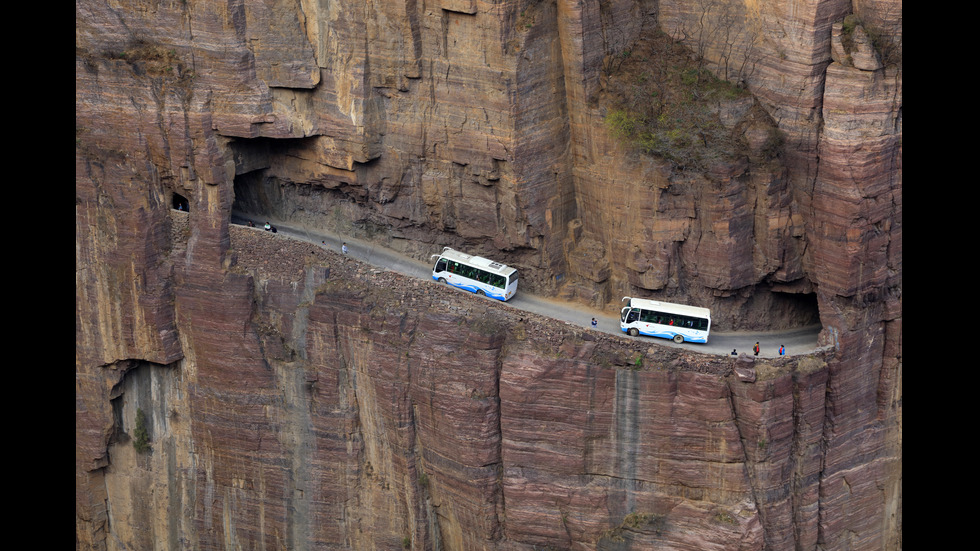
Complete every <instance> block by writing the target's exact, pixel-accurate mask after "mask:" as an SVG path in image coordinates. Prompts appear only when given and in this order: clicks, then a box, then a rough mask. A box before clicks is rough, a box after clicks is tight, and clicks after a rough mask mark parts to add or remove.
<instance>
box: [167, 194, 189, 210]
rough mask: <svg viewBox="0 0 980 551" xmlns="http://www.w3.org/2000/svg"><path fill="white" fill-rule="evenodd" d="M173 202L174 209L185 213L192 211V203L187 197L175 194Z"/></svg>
mask: <svg viewBox="0 0 980 551" xmlns="http://www.w3.org/2000/svg"><path fill="white" fill-rule="evenodd" d="M171 202H172V204H173V208H174V209H176V210H182V211H184V212H187V211H189V210H190V202H189V201H188V200H187V197H184V196H183V195H181V194H179V193H174V196H173V198H172V200H171Z"/></svg>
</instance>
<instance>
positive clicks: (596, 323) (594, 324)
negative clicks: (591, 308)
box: [592, 318, 599, 329]
mask: <svg viewBox="0 0 980 551" xmlns="http://www.w3.org/2000/svg"><path fill="white" fill-rule="evenodd" d="M598 327H599V322H598V321H596V319H595V318H592V328H593V329H596V328H598Z"/></svg>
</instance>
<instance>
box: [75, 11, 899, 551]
mask: <svg viewBox="0 0 980 551" xmlns="http://www.w3.org/2000/svg"><path fill="white" fill-rule="evenodd" d="M745 6H749V8H746V7H745ZM851 12H854V13H853V16H852V17H851V18H849V19H847V20H845V16H848V15H849V14H851ZM706 13H710V14H711V17H708V18H702V17H700V16H702V15H705V14H706ZM854 16H856V17H857V19H854ZM699 20H701V21H709V24H710V25H714V26H713V27H712V29H714V30H715V31H718V30H719V29H720V30H724V29H739V30H740V32H738V33H723V32H710V33H708V32H702V33H696V32H695V31H697V30H699V29H698V28H697V26H696V23H695V22H696V21H699ZM855 21H858V23H860V24H858V25H857V26H855ZM658 28H660V29H663V30H664V31H666V32H667V33H668V34H669V35H670V36H672V37H674V38H676V39H678V40H682V41H683V42H685V43H686V44H688V45H689V46H690V47H691V48H692V50H693V51H694V52H696V53H700V54H701V55H702V56H703V57H702V58H701V59H702V60H703V61H704V62H705V63H706V65H707V66H708V67H710V68H711V69H712V70H714V71H715V72H716V73H717V74H721V75H722V76H726V77H728V78H731V79H732V80H735V81H739V82H741V83H742V84H743V85H744V86H745V87H746V88H747V89H748V90H749V91H751V93H752V95H751V96H750V97H749V99H742V100H737V101H732V102H724V103H722V104H719V105H717V106H715V107H714V108H713V109H714V112H716V113H717V116H718V117H719V121H721V124H723V125H724V126H725V127H726V128H730V129H731V131H732V132H737V133H739V134H738V136H739V139H741V140H744V142H745V143H746V144H747V146H746V148H747V149H746V150H747V153H746V154H745V155H744V156H742V157H739V158H737V159H735V160H733V161H728V162H725V163H716V164H714V165H712V166H711V167H709V169H708V170H706V171H703V172H698V171H690V170H689V171H677V170H674V169H673V168H672V167H671V166H669V164H668V163H665V162H663V161H662V160H659V159H657V158H654V157H649V156H644V155H641V154H638V153H636V152H633V151H631V150H630V149H629V147H628V146H626V145H624V144H623V143H622V142H621V141H619V140H617V139H616V138H615V137H614V136H613V135H612V134H611V133H610V132H609V129H608V128H607V126H606V123H605V117H606V115H607V113H608V110H609V108H610V106H609V105H608V104H607V103H604V102H605V101H606V99H605V98H606V97H607V96H606V92H607V91H608V90H609V87H610V86H611V85H612V84H611V83H613V82H614V81H615V79H616V78H620V77H622V73H620V74H619V75H618V76H617V73H616V71H615V68H616V67H617V66H620V65H619V64H620V63H622V60H624V59H625V58H626V57H630V59H629V63H631V64H632V63H641V65H642V62H640V61H638V59H639V57H640V54H641V53H642V52H643V51H644V50H643V48H644V45H645V44H647V43H648V42H646V41H647V39H648V38H649V37H650V36H653V35H652V34H651V33H655V32H656V30H657V29H658ZM700 30H704V29H700ZM694 37H700V39H695V38H694ZM627 54H630V55H627ZM743 61H750V63H743ZM630 74H632V73H630ZM637 74H638V73H637ZM627 76H628V75H627ZM774 129H778V131H779V132H780V133H781V135H782V136H783V137H784V139H785V142H784V143H785V147H784V148H783V149H782V151H781V153H780V154H779V155H777V156H775V157H773V158H766V159H762V158H761V157H760V155H758V154H757V153H758V152H759V151H760V150H761V149H762V148H763V147H765V144H766V140H767V139H768V138H767V136H771V135H772V131H773V130H774ZM901 144H902V73H901V4H900V3H897V2H893V1H889V0H882V1H877V2H870V3H868V2H860V3H855V5H854V7H853V8H852V5H851V3H848V2H841V1H836V0H833V1H831V0H827V1H823V0H822V1H817V2H811V3H809V4H806V5H798V4H792V5H790V4H789V3H785V2H784V3H779V2H777V3H774V4H767V5H765V6H762V5H755V4H729V3H726V2H722V1H711V2H698V3H689V2H688V3H684V2H667V1H661V2H643V1H628V0H614V1H611V2H599V1H597V0H590V1H586V2H571V1H567V0H559V1H557V2H554V3H547V2H525V1H505V2H488V1H480V0H452V1H443V2H434V3H433V2H426V3H418V2H376V3H364V2H352V1H347V0H336V1H330V2H321V3H316V4H311V3H304V2H297V3H282V2H278V1H272V0H269V1H263V2H257V3H252V2H240V1H232V2H228V3H221V4H219V3H215V2H210V1H201V0H188V1H187V2H175V3H170V4H166V3H164V4H153V5H148V4H145V3H142V2H132V1H124V2H121V3H116V4H113V5H112V6H109V5H104V4H96V3H93V2H87V1H83V2H81V3H77V4H76V154H75V158H76V540H77V544H76V547H78V548H81V549H116V548H150V547H174V548H193V549H212V548H213V549H217V548H228V547H241V548H246V549H253V548H271V547H278V548H291V549H308V548H350V549H370V548H401V547H403V546H405V545H408V546H411V547H413V548H415V549H501V550H503V549H531V548H533V547H535V546H537V547H547V546H552V547H554V548H570V549H625V548H634V549H639V548H651V547H657V548H677V549H694V548H697V549H706V548H718V549H763V548H770V549H781V548H788V547H796V548H801V549H814V548H817V547H820V548H824V549H845V548H846V549H883V548H886V549H897V548H901V511H902V506H901V497H902V496H901V480H902V469H901V457H902V454H901V397H902V392H901V371H902V370H901V366H902V362H901V355H902V354H901V320H902V316H901V312H902V306H901V305H902V301H901V294H902V251H901V242H902V231H901V226H902V224H901V212H902V200H901V180H902V178H901V174H902V169H901V157H902V151H901ZM181 200H186V205H187V207H188V208H189V210H190V213H189V214H180V213H176V214H174V213H172V211H171V207H173V206H174V204H175V201H181ZM233 208H236V209H241V210H244V211H249V212H252V213H256V214H261V215H262V216H267V217H269V218H270V219H274V220H283V221H287V220H288V221H290V222H292V223H295V224H302V225H307V226H310V227H320V228H331V229H339V230H342V231H344V232H346V233H349V234H356V235H358V236H361V237H365V238H372V239H375V240H377V241H381V242H384V243H386V244H388V245H390V246H393V247H395V248H398V249H401V250H403V251H406V252H408V253H410V254H414V255H417V256H422V255H424V254H426V253H428V252H431V250H432V249H433V248H434V247H435V246H436V245H438V246H442V245H452V246H456V247H460V248H465V249H467V250H469V251H472V252H477V253H484V254H487V255H490V256H492V257H494V258H499V259H501V260H504V261H506V262H508V263H509V264H514V265H516V266H518V267H519V268H520V269H521V270H522V287H523V288H524V289H525V290H536V291H539V292H561V293H562V294H563V295H564V296H567V297H572V298H575V299H576V300H584V301H587V302H590V303H592V304H593V305H595V306H597V307H603V306H605V305H606V304H607V303H609V302H617V301H618V299H619V297H620V296H622V295H624V294H629V295H634V296H655V297H677V298H678V299H679V300H685V301H690V302H694V303H699V304H703V305H707V306H711V307H712V309H713V313H715V318H716V321H717V326H718V327H719V328H721V329H735V328H747V329H766V328H769V327H774V326H775V327H781V326H786V325H792V324H794V323H800V322H801V321H807V320H811V321H812V320H815V319H819V321H820V322H821V324H822V326H823V332H822V338H823V341H824V342H825V343H826V344H828V345H829V348H828V352H826V353H824V354H822V355H819V356H816V357H812V358H794V359H792V360H785V361H780V362H773V363H772V364H767V363H761V362H760V363H759V364H756V365H752V366H746V369H747V370H748V371H751V374H752V376H753V377H749V378H741V377H738V376H736V375H734V374H733V371H732V369H733V367H734V366H733V365H730V363H729V359H728V358H722V359H713V358H707V357H701V356H699V355H685V354H680V353H676V352H672V351H671V350H672V349H670V348H663V347H652V348H649V349H647V348H636V347H635V346H634V345H632V344H630V343H627V342H623V341H620V340H618V339H609V338H606V337H602V336H599V335H595V334H593V333H590V332H584V331H580V330H575V329H571V328H567V327H563V326H559V327H554V326H553V325H551V324H549V323H548V322H547V320H543V319H539V318H537V317H535V316H528V315H523V314H521V313H518V312H515V311H513V310H511V309H510V308H508V307H507V306H502V305H488V304H487V303H486V302H484V301H477V300H471V299H470V298H469V297H466V296H465V295H460V294H459V293H447V292H446V291H444V290H441V289H435V288H433V287H431V286H427V285H425V284H424V283H423V282H417V281H414V280H411V279H407V278H404V277H401V276H398V275H395V274H391V273H387V272H382V273H375V272H374V271H372V270H370V269H368V268H366V267H364V266H361V265H359V264H356V263H354V262H351V261H349V260H345V259H343V258H338V257H336V256H334V255H331V254H330V253H327V252H325V251H322V250H317V248H316V247H311V246H309V245H303V244H297V243H292V242H289V241H288V240H285V239H283V238H281V237H278V236H274V235H272V234H267V233H265V232H261V231H254V230H249V229H245V228H235V227H232V226H230V216H231V211H232V209H233ZM748 371H747V372H748ZM750 381H751V382H750ZM143 416H145V418H146V420H147V421H146V426H145V427H137V426H136V420H137V418H138V417H139V418H142V417H143ZM137 428H140V429H143V428H145V429H146V430H147V432H148V435H149V445H150V446H151V448H152V451H151V452H148V453H139V452H137V451H136V448H135V447H134V445H133V443H134V441H135V442H137V443H140V441H141V437H140V436H139V432H141V431H138V430H136V429H137Z"/></svg>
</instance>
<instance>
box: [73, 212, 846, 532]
mask: <svg viewBox="0 0 980 551" xmlns="http://www.w3.org/2000/svg"><path fill="white" fill-rule="evenodd" d="M177 217H178V218H177V227H176V228H175V232H177V233H178V235H179V234H180V233H185V234H186V233H187V232H185V231H184V230H183V229H182V228H180V226H181V225H182V224H183V223H185V222H186V216H184V215H177ZM175 242H176V244H177V247H175V250H174V258H176V259H179V258H182V257H183V256H184V255H185V254H186V252H185V250H184V244H183V243H182V239H180V238H177V239H176V240H175ZM232 247H233V251H235V253H236V254H237V255H238V264H237V266H238V267H237V268H236V269H235V270H233V272H232V273H229V274H227V275H226V276H224V277H225V280H224V281H223V282H220V284H219V282H217V281H212V282H211V284H209V285H192V284H189V283H180V284H178V285H177V286H176V288H177V292H176V293H175V294H176V298H175V309H176V311H177V312H178V318H179V320H180V321H179V323H180V326H181V327H182V331H181V334H182V336H183V338H182V341H183V342H184V345H185V347H186V349H187V350H188V351H189V354H188V355H187V356H186V357H185V358H183V359H181V360H180V361H179V362H176V363H174V364H172V365H167V366H163V365H154V364H151V363H149V362H131V363H129V364H128V365H125V366H123V365H116V366H115V368H118V369H111V370H110V369H108V366H107V367H103V368H98V369H96V370H94V371H93V372H92V373H90V374H91V375H92V376H93V377H96V376H99V375H103V376H104V375H105V374H106V373H119V372H120V371H122V370H123V369H125V371H124V373H123V374H121V376H120V377H118V379H114V381H115V384H114V385H113V387H112V389H111V390H112V391H111V392H104V393H103V398H104V399H109V400H111V406H112V407H111V411H110V412H107V413H106V414H104V415H103V416H101V417H100V418H96V417H95V416H89V417H88V418H87V421H88V422H89V428H92V429H95V428H102V429H103V432H104V434H105V435H106V437H102V438H100V437H96V436H94V434H95V431H94V430H92V431H90V434H92V435H93V436H87V435H84V434H82V435H79V437H78V439H79V441H80V442H83V441H88V443H89V444H90V446H89V447H84V448H81V449H80V450H79V451H78V452H77V453H78V457H79V458H80V459H82V458H84V459H92V457H88V456H86V453H95V452H96V451H99V452H101V457H102V458H103V459H105V462H104V463H103V464H101V466H100V467H99V468H94V469H91V470H87V471H84V472H80V473H79V476H80V477H81V478H80V479H79V486H78V490H77V491H76V497H77V498H81V497H84V496H87V495H92V496H93V499H91V500H85V499H79V500H78V502H77V503H78V506H79V515H78V518H77V520H78V525H77V529H76V535H77V537H79V539H80V541H81V543H82V544H83V545H82V547H83V548H109V549H115V548H123V547H130V548H132V547H136V548H141V547H142V548H148V547H156V548H187V547H190V548H195V549H217V548H226V547H235V546H243V547H245V548H260V547H285V548H290V549H307V548H321V547H327V548H336V547H340V548H352V549H370V548H398V547H399V546H401V545H402V543H403V542H404V541H406V538H408V539H409V540H410V541H411V545H413V546H414V547H413V548H416V549H531V548H534V547H535V546H538V547H541V546H553V547H559V548H563V547H578V546H584V547H585V548H601V549H607V548H647V547H649V546H651V545H656V546H663V547H668V548H669V547H690V546H694V547H699V548H703V547H705V546H706V545H711V546H718V547H719V548H723V549H761V548H763V547H764V546H765V545H767V542H768V544H769V545H774V546H775V547H783V544H784V543H792V542H796V541H799V543H800V544H801V545H803V546H807V545H812V544H813V543H815V542H816V536H817V533H818V532H819V528H818V524H817V523H818V517H817V514H816V513H817V511H818V510H819V503H818V500H817V496H818V491H819V488H820V482H821V480H820V476H819V474H820V469H821V463H822V457H823V454H822V448H823V442H822V433H823V425H824V423H825V422H826V419H825V416H826V405H825V403H824V395H825V393H826V392H827V375H828V367H827V363H825V361H824V360H825V359H824V358H821V357H799V358H787V359H780V360H777V361H772V362H760V363H757V364H755V365H754V366H753V365H752V363H751V362H749V363H748V364H747V367H750V368H751V367H754V369H755V370H756V372H757V374H758V379H757V380H756V381H755V382H752V383H748V382H743V381H741V380H740V379H739V378H737V377H735V376H734V375H732V373H731V370H732V367H733V364H734V363H736V360H734V359H731V358H727V357H721V358H713V357H709V356H702V355H699V354H696V353H695V354H688V353H683V352H679V351H677V350H674V349H672V348H670V347H661V346H656V345H652V344H650V343H648V342H632V341H627V340H623V339H618V338H610V337H608V336H605V335H601V334H599V333H595V332H591V331H587V330H583V329H578V328H572V327H567V326H563V325H559V326H555V325H554V324H553V323H552V322H549V321H548V320H547V319H544V318H540V317H538V316H534V315H528V314H526V313H523V312H519V311H515V310H512V309H511V308H509V307H507V306H505V305H498V304H496V303H490V302H488V301H485V300H481V299H479V298H477V297H473V296H470V295H466V294H462V293H459V292H457V291H454V290H452V289H449V288H445V287H441V286H435V285H431V284H427V283H425V282H421V281H416V280H412V279H409V278H405V277H404V276H400V275H398V274H394V273H391V272H378V271H377V270H370V269H368V268H366V267H365V266H364V265H362V264H359V263H357V262H353V261H351V260H349V259H346V258H343V257H339V258H338V257H337V255H333V254H331V253H326V252H324V251H320V250H316V249H315V248H314V247H313V246H311V245H309V244H303V243H299V242H290V241H287V240H284V239H282V238H278V237H276V236H273V235H271V234H267V233H265V232H262V231H261V230H250V229H246V228H238V229H235V230H234V231H233V232H232ZM219 312H220V314H218V313H219ZM88 390H89V396H90V398H94V396H92V395H93V394H94V393H93V392H91V390H92V389H88ZM137 409H139V410H142V411H143V412H144V413H146V414H147V416H148V419H149V421H148V426H149V427H150V429H149V433H150V445H151V447H152V452H150V453H146V454H140V453H137V451H136V450H135V449H134V447H133V445H132V443H131V438H133V437H134V436H133V435H134V433H135V432H134V430H135V424H136V421H135V418H136V410H137ZM100 445H101V446H105V447H104V449H102V450H96V448H98V447H99V446H100ZM82 450H92V451H89V452H84V451H82ZM81 490H85V491H86V492H83V493H79V491H81ZM96 494H97V495H96ZM96 498H97V499H96ZM105 504H109V507H108V508H106V509H102V508H103V507H104V506H105ZM801 534H802V536H801ZM624 546H625V547H624Z"/></svg>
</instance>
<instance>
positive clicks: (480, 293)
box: [476, 289, 487, 297]
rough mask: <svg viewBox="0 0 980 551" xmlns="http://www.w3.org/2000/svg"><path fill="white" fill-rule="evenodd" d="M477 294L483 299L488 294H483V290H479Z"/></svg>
mask: <svg viewBox="0 0 980 551" xmlns="http://www.w3.org/2000/svg"><path fill="white" fill-rule="evenodd" d="M476 294H478V295H480V296H481V297H485V296H487V294H486V293H484V292H483V289H477V290H476Z"/></svg>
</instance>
